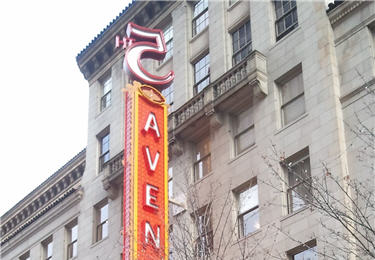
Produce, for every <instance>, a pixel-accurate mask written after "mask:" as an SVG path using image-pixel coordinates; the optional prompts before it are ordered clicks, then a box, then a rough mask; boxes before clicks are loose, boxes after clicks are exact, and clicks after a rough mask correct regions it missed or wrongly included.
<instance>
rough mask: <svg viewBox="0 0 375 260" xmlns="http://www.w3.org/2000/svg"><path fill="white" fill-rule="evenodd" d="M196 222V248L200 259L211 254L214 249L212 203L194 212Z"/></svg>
mask: <svg viewBox="0 0 375 260" xmlns="http://www.w3.org/2000/svg"><path fill="white" fill-rule="evenodd" d="M194 224H195V227H196V232H197V238H196V239H195V250H196V254H197V256H198V257H199V259H202V258H203V257H205V256H208V255H210V252H211V251H212V249H213V229H212V220H211V205H207V206H205V207H203V208H201V209H199V210H198V211H197V212H195V213H194ZM204 259H205V258H204Z"/></svg>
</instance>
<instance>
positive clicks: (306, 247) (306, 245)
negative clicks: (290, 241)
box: [286, 239, 318, 260]
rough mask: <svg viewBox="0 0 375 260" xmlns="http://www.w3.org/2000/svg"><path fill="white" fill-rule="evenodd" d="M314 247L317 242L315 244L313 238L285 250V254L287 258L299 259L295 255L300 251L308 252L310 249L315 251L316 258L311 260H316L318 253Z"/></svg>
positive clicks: (290, 259) (291, 259)
mask: <svg viewBox="0 0 375 260" xmlns="http://www.w3.org/2000/svg"><path fill="white" fill-rule="evenodd" d="M316 247H317V244H316V239H313V240H310V241H308V242H306V243H304V244H302V245H299V246H297V247H295V248H293V249H291V250H289V251H287V252H286V255H287V257H288V259H289V260H299V259H296V258H295V257H296V256H297V255H299V254H301V253H304V252H308V251H312V252H314V253H315V256H316V258H315V259H312V260H317V259H318V254H317V253H316V252H317V251H316Z"/></svg>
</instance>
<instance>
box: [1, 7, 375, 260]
mask: <svg viewBox="0 0 375 260" xmlns="http://www.w3.org/2000/svg"><path fill="white" fill-rule="evenodd" d="M131 21H132V22H134V23H136V24H139V25H142V26H145V27H151V28H159V29H162V30H163V31H164V33H165V39H166V44H167V47H168V54H167V57H166V58H165V59H164V60H163V61H161V62H157V61H152V60H149V61H146V62H145V66H146V67H147V69H148V70H149V71H150V72H153V73H155V74H160V75H164V74H166V73H167V72H168V71H170V70H173V71H174V72H175V81H174V83H173V85H172V86H171V87H170V88H168V89H166V90H165V91H164V95H165V96H166V99H167V101H168V103H169V104H170V108H169V117H168V121H169V128H168V134H169V136H168V138H169V191H170V194H169V196H170V200H171V203H170V245H171V248H170V257H169V258H170V259H206V258H207V257H211V258H212V259H245V256H247V257H250V258H249V259H274V258H276V259H277V258H279V259H303V258H302V257H305V259H306V257H311V258H310V259H318V258H320V259H325V258H326V256H325V255H324V253H327V254H329V253H331V251H330V252H328V251H329V250H330V249H329V248H326V247H325V246H324V245H323V243H321V242H320V241H323V240H324V239H327V237H328V240H329V239H333V240H332V241H335V240H334V238H332V237H330V236H327V234H328V233H329V230H328V229H327V228H324V227H323V223H326V224H327V225H332V228H336V229H337V230H340V229H341V228H342V227H341V226H340V225H338V224H337V223H336V222H335V221H332V219H329V218H325V217H324V216H322V215H321V214H320V213H319V211H317V210H314V209H313V208H312V207H310V206H309V203H310V202H311V198H310V197H309V196H310V195H309V192H308V187H307V186H308V185H306V181H305V180H307V179H313V178H320V177H321V176H322V175H324V174H327V173H329V175H333V176H335V178H337V179H338V180H340V181H343V180H345V179H348V178H350V179H358V180H362V181H364V180H367V178H369V179H370V180H373V172H372V170H371V169H373V161H372V160H373V157H371V156H373V154H372V155H371V154H370V155H368V156H367V157H366V156H364V155H363V148H364V147H363V143H362V142H361V136H360V135H358V132H357V131H356V130H357V129H358V130H359V132H360V131H362V130H363V129H364V128H366V129H369V130H370V132H372V133H373V129H374V120H373V114H371V113H368V111H371V110H369V108H370V109H373V108H374V106H373V105H374V83H375V3H374V2H372V1H344V2H341V1H340V2H338V1H336V2H335V3H333V4H331V5H330V6H329V8H328V9H327V7H326V4H325V3H324V2H321V1H297V2H294V1H283V2H273V1H235V0H233V1H232V0H230V1H229V0H225V1H205V0H200V1H195V2H189V1H176V2H174V1H165V2H164V1H133V2H132V3H131V4H130V5H129V6H128V7H126V8H125V9H124V10H123V11H122V12H121V13H120V15H119V16H118V17H117V18H116V19H114V20H113V21H112V22H111V23H110V24H109V25H108V26H107V27H106V28H105V29H104V30H103V31H102V32H101V33H100V34H99V35H98V36H97V37H95V38H94V39H93V40H92V42H90V43H89V44H88V45H87V46H86V48H85V49H84V50H82V51H81V52H80V53H79V54H78V55H77V63H78V66H79V68H80V70H81V72H82V73H83V75H84V77H85V78H86V79H87V81H88V82H89V86H90V87H89V88H90V90H89V115H88V142H87V147H86V149H85V150H83V151H82V152H81V153H80V154H78V155H77V156H76V157H75V158H73V159H72V160H71V161H70V162H68V163H67V164H66V165H65V166H64V167H63V168H61V169H60V170H59V171H57V172H56V173H55V174H54V175H52V176H51V177H50V178H49V179H47V180H46V181H45V182H44V183H42V184H41V185H40V186H39V187H37V188H36V189H35V190H34V191H33V192H31V193H30V194H29V195H28V196H27V197H26V198H24V199H23V200H22V201H21V202H19V203H18V204H16V205H15V206H14V207H13V208H12V209H10V210H9V211H8V212H7V213H6V214H4V215H3V216H2V217H1V259H4V260H10V259H17V260H18V259H20V260H26V259H32V260H34V259H88V260H92V259H101V260H102V259H111V260H112V259H120V257H121V256H120V255H121V248H122V235H121V226H122V213H121V212H122V196H121V194H122V172H123V168H122V163H121V160H122V156H123V148H124V147H123V144H124V133H123V132H124V120H123V117H124V116H123V115H124V100H123V94H122V89H123V88H124V86H125V85H126V84H127V83H129V77H128V75H126V74H125V72H124V70H123V58H124V52H123V50H121V49H116V48H115V36H116V35H120V36H125V28H126V25H127V23H128V22H131ZM372 111H373V110H372ZM357 127H359V128H357ZM372 140H373V139H372ZM370 147H371V144H370ZM372 148H373V144H372ZM358 156H362V157H360V159H359V157H358ZM367 166H370V168H367ZM371 167H372V168H371ZM291 169H292V170H294V171H291ZM301 169H302V170H301ZM369 169H370V170H369ZM296 172H297V173H299V174H300V175H298V174H297V173H296ZM275 174H276V175H278V176H275ZM371 177H372V179H371ZM370 184H371V182H370ZM370 189H371V190H369V191H372V192H373V186H372V187H371V185H370ZM336 192H337V191H336V190H332V194H336ZM337 196H341V195H340V194H339V193H337ZM340 199H342V200H344V201H345V198H341V197H340ZM361 203H362V202H361ZM370 210H371V209H370ZM372 210H373V208H372ZM369 216H371V214H370V215H369ZM372 216H374V214H373V213H372ZM369 220H370V222H371V221H372V222H373V221H374V220H373V219H369ZM322 221H323V222H322ZM185 227H188V231H187V233H186V234H187V236H188V239H182V238H181V236H182V234H183V233H181V232H183V231H181V230H183V229H184V228H185ZM372 227H374V225H373V224H372ZM186 234H185V235H186ZM323 238H324V239H323ZM332 241H331V242H332ZM325 242H329V241H326V240H325ZM335 243H337V241H336V242H334V244H335ZM325 245H326V244H325ZM345 246H349V251H348V252H358V256H357V257H358V259H371V258H370V257H368V258H367V257H362V258H360V257H359V255H360V254H361V252H360V251H359V250H358V248H356V247H354V246H353V245H352V244H349V245H345ZM182 249H184V250H182ZM338 251H340V250H338ZM348 255H349V256H348V258H350V257H351V259H357V258H356V256H355V254H353V253H352V254H350V253H349V254H348ZM220 257H222V258H220ZM337 259H339V258H337Z"/></svg>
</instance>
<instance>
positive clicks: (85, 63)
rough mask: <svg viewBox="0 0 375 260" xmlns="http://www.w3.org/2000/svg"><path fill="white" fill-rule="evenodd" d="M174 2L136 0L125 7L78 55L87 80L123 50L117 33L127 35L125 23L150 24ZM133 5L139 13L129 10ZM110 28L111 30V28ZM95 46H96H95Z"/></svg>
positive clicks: (79, 65) (121, 35)
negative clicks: (118, 43) (117, 44)
mask: <svg viewBox="0 0 375 260" xmlns="http://www.w3.org/2000/svg"><path fill="white" fill-rule="evenodd" d="M172 4H174V2H173V1H148V2H146V1H136V2H134V3H132V4H130V5H129V7H127V8H125V9H124V10H123V12H122V13H121V14H120V15H119V16H118V17H117V18H116V19H115V20H114V21H112V23H111V24H109V25H108V26H107V28H105V29H104V30H103V31H102V32H101V33H100V34H99V35H98V36H96V37H95V38H94V40H93V41H92V42H91V43H90V44H89V45H88V46H87V47H86V48H85V49H84V50H82V51H81V52H80V53H79V54H78V55H77V57H76V60H77V64H78V67H79V68H80V70H81V72H82V74H83V76H84V77H85V79H86V80H88V81H90V80H91V79H92V78H93V77H94V76H95V75H96V74H97V73H98V72H99V71H100V70H101V69H102V68H103V67H104V66H105V65H106V64H108V63H109V61H110V60H112V59H113V56H114V55H117V54H119V52H121V51H122V50H121V48H119V49H118V50H116V48H115V35H119V36H120V37H121V38H122V37H124V36H125V30H124V28H125V25H126V24H127V23H128V22H130V21H133V22H135V23H136V24H138V25H141V26H145V27H147V26H149V25H150V24H151V23H152V21H153V20H154V19H155V18H158V17H160V16H161V15H162V14H163V13H164V11H165V10H166V9H167V8H168V7H170V6H171V5H172ZM133 6H138V7H139V8H137V9H136V10H138V12H137V13H134V12H129V11H127V10H128V9H129V8H132V7H133ZM109 29H110V30H109ZM94 46H95V48H94Z"/></svg>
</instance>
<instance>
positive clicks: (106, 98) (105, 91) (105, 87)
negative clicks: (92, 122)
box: [100, 77, 112, 111]
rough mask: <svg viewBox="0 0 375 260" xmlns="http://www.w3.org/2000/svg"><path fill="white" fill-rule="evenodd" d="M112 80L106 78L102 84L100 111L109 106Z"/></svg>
mask: <svg viewBox="0 0 375 260" xmlns="http://www.w3.org/2000/svg"><path fill="white" fill-rule="evenodd" d="M111 91H112V78H111V77H107V78H106V79H105V80H104V81H103V84H102V97H101V99H100V110H101V111H103V110H104V109H106V108H107V107H109V106H110V105H111Z"/></svg>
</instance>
